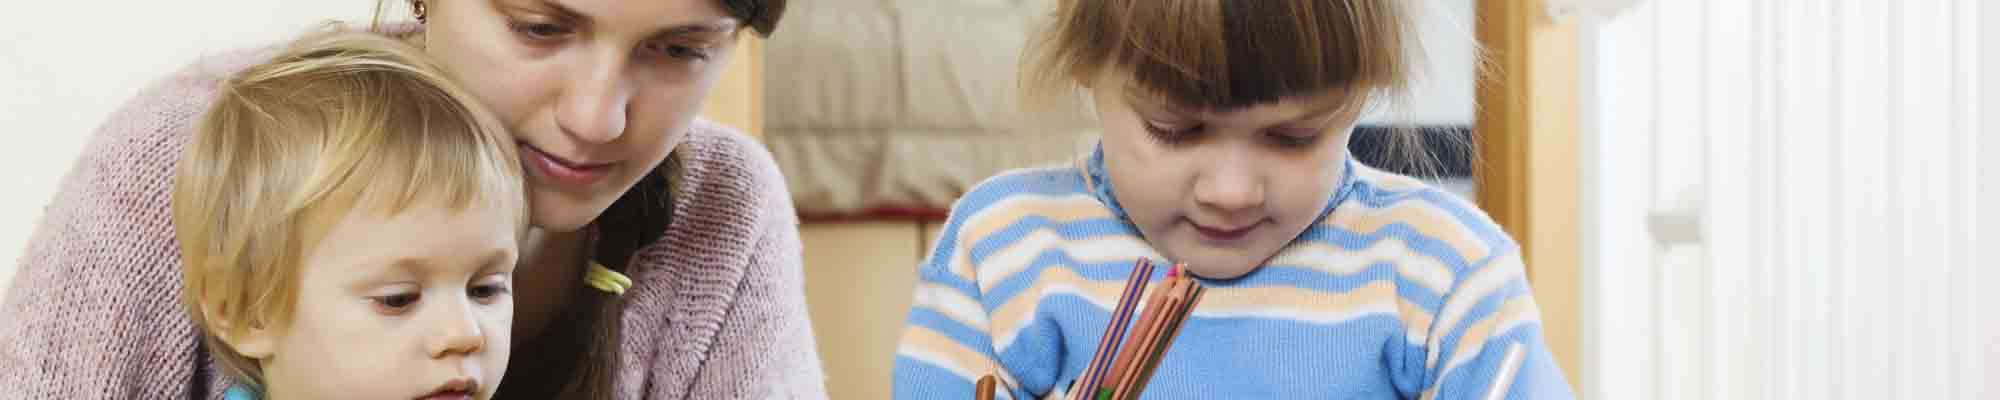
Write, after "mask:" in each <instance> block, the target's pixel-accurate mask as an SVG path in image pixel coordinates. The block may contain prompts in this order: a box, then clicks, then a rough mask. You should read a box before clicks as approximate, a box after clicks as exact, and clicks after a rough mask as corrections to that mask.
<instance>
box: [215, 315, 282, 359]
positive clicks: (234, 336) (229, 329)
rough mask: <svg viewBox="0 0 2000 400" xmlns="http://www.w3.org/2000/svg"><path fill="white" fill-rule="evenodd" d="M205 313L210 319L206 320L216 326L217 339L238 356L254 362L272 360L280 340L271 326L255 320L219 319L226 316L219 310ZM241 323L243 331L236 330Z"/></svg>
mask: <svg viewBox="0 0 2000 400" xmlns="http://www.w3.org/2000/svg"><path fill="white" fill-rule="evenodd" d="M203 312H205V313H208V315H207V317H208V318H205V319H207V320H209V321H213V322H212V323H214V324H215V328H216V329H215V336H216V338H217V339H221V340H222V343H226V344H228V345H229V347H230V348H231V349H235V350H236V354H242V355H243V356H244V357H248V358H250V359H253V360H263V359H266V358H271V350H272V349H273V348H275V347H277V340H278V339H277V335H276V334H275V332H274V331H273V330H272V329H271V328H270V327H269V324H265V323H263V322H262V321H255V320H251V321H230V320H228V319H227V318H218V317H219V316H222V315H226V314H223V313H221V312H218V311H217V310H203ZM253 318H254V317H253ZM239 322H240V323H244V326H243V329H235V328H236V324H237V323H239Z"/></svg>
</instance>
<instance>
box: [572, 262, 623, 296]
mask: <svg viewBox="0 0 2000 400" xmlns="http://www.w3.org/2000/svg"><path fill="white" fill-rule="evenodd" d="M583 283H585V284H588V285H590V287H593V288H597V290H602V291H604V292H605V293H610V294H612V295H614V296H624V295H625V290H626V289H631V288H632V278H628V277H626V276H625V274H621V273H618V271H612V270H611V268H605V267H604V264H602V263H598V262H596V261H591V262H590V268H589V269H587V270H585V271H584V272H583Z"/></svg>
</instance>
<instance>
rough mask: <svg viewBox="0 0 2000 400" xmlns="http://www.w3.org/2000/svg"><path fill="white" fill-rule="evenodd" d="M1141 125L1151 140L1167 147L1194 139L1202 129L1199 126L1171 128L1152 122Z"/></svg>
mask: <svg viewBox="0 0 2000 400" xmlns="http://www.w3.org/2000/svg"><path fill="white" fill-rule="evenodd" d="M1142 125H1145V126H1146V132H1147V133H1150V134H1151V136H1152V137H1153V140H1157V141H1159V142H1160V143H1161V144H1165V145H1168V146H1173V145H1178V144H1182V143H1186V142H1187V141H1189V140H1193V139H1195V138H1196V137H1197V136H1199V135H1200V134H1201V128H1202V126H1201V124H1190V125H1186V126H1173V125H1166V124H1159V123H1155V122H1153V121H1145V122H1144V123H1143V124H1142Z"/></svg>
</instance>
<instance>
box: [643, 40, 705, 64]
mask: <svg viewBox="0 0 2000 400" xmlns="http://www.w3.org/2000/svg"><path fill="white" fill-rule="evenodd" d="M646 51H648V52H652V53H653V54H658V55H662V56H666V57H668V58H672V59H676V60H683V61H706V60H708V57H709V54H708V52H709V50H708V49H707V48H702V47H696V46H689V45H682V44H667V43H654V44H647V45H646Z"/></svg>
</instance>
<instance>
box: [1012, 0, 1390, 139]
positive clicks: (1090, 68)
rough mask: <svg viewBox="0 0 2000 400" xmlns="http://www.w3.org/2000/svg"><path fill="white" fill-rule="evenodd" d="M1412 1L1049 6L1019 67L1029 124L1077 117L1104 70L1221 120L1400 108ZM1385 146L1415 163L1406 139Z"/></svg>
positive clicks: (1082, 1)
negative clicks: (1338, 103) (1309, 108)
mask: <svg viewBox="0 0 2000 400" xmlns="http://www.w3.org/2000/svg"><path fill="white" fill-rule="evenodd" d="M1424 3H1425V2H1423V1H1413V0H1059V1H1058V2H1057V6H1056V10H1055V12H1054V14H1053V16H1052V18H1051V19H1050V20H1049V21H1048V22H1047V25H1046V26H1044V27H1043V28H1042V29H1041V30H1040V31H1039V32H1038V33H1037V34H1036V36H1035V37H1033V38H1031V39H1030V41H1029V44H1028V47H1027V49H1026V50H1025V54H1024V56H1023V57H1022V65H1021V86H1022V87H1021V94H1022V95H1021V99H1022V108H1023V111H1024V112H1026V113H1027V115H1037V116H1042V117H1043V118H1050V119H1062V118H1063V116H1072V117H1074V116H1075V115H1074V113H1075V112H1076V110H1080V109H1082V107H1081V105H1082V104H1083V103H1082V102H1080V101H1078V100H1079V99H1078V96H1076V94H1075V93H1076V91H1077V89H1079V88H1081V87H1084V86H1088V85H1091V84H1092V83H1093V80H1095V79H1096V78H1098V77H1099V76H1101V75H1102V74H1104V73H1108V72H1112V73H1122V74H1127V76H1129V77H1130V78H1131V79H1130V82H1131V86H1132V87H1130V88H1114V89H1119V90H1127V89H1129V90H1135V91H1140V92H1142V93H1147V94H1151V95H1155V96H1156V97H1159V98H1160V99H1161V100H1163V101H1165V102H1166V103H1168V104H1171V105H1174V106H1176V107H1177V108H1182V109H1189V110H1218V111H1226V110H1232V109H1239V108H1243V107H1246V106H1251V105H1256V104H1264V103H1270V102H1275V101H1278V100H1281V99H1284V98H1288V97H1294V96H1299V97H1310V96H1316V95H1320V94H1324V93H1344V94H1345V96H1347V100H1348V102H1349V104H1346V105H1347V106H1349V107H1358V108H1360V109H1357V110H1354V111H1356V112H1363V111H1365V110H1369V109H1373V108H1378V107H1390V108H1407V107H1406V105H1407V104H1408V103H1409V102H1410V99H1409V97H1410V92H1411V90H1412V88H1413V87H1414V86H1416V85H1417V83H1418V82H1419V81H1420V79H1421V77H1422V76H1423V74H1422V73H1421V72H1422V71H1424V70H1425V65H1426V64H1425V60H1424V59H1425V57H1424V48H1425V44H1424V40H1423V38H1422V37H1421V36H1420V35H1419V34H1418V25H1417V19H1418V16H1419V15H1422V14H1423V11H1427V10H1428V9H1427V8H1425V7H1424V6H1425V4H1424ZM1399 133H1401V134H1400V135H1397V137H1396V138H1394V140H1392V141H1391V146H1392V147H1394V148H1397V150H1399V151H1398V152H1399V153H1403V155H1405V156H1407V157H1405V158H1408V159H1410V160H1412V162H1413V163H1414V162H1416V161H1418V160H1420V159H1424V158H1427V157H1425V156H1423V155H1422V152H1421V146H1420V145H1419V144H1418V143H1419V141H1418V140H1417V139H1420V138H1418V137H1416V135H1417V133H1416V131H1415V130H1400V131H1399Z"/></svg>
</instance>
